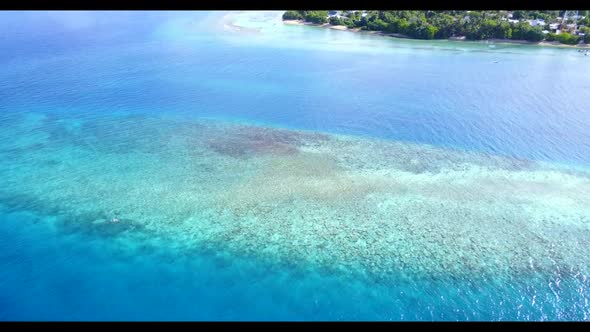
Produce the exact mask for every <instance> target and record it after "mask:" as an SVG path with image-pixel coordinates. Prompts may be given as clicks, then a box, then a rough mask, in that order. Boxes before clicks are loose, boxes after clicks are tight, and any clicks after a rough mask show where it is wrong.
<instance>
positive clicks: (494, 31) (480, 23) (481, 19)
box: [283, 10, 590, 45]
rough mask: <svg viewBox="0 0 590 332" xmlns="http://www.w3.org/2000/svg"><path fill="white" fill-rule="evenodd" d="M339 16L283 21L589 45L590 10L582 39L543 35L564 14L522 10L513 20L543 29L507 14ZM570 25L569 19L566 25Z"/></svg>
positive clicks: (297, 14)
mask: <svg viewBox="0 0 590 332" xmlns="http://www.w3.org/2000/svg"><path fill="white" fill-rule="evenodd" d="M340 12H342V13H345V14H344V15H343V16H341V17H336V16H332V17H330V18H329V19H328V11H321V10H297V11H294V10H290V11H287V12H285V14H283V19H284V20H304V21H307V22H311V23H316V24H323V23H330V24H332V25H344V26H346V27H348V28H359V29H362V30H370V31H382V32H384V33H394V34H402V35H405V36H408V37H410V38H415V39H447V38H449V37H465V39H468V40H486V39H512V40H526V41H531V42H540V41H542V40H547V41H559V42H561V43H564V44H572V45H574V44H577V43H579V42H580V41H582V40H583V41H584V42H585V43H588V44H590V17H589V14H590V13H589V11H579V13H580V15H581V16H584V19H581V20H578V22H577V24H578V25H580V26H581V27H580V32H584V33H585V35H584V36H583V37H581V36H578V35H574V34H571V33H569V32H564V31H562V32H561V33H559V34H555V33H548V34H545V33H543V30H548V29H549V24H550V23H553V22H556V23H561V20H558V19H557V17H560V16H563V14H564V12H563V11H525V10H516V11H513V12H512V18H511V19H514V20H527V19H542V20H544V21H545V22H546V24H545V25H543V26H531V25H530V24H529V23H528V22H527V21H519V22H518V23H513V22H509V21H508V19H507V17H508V15H507V14H508V12H507V11H429V10H424V11H411V10H401V11H366V12H365V13H366V15H362V13H361V12H360V11H340ZM565 23H566V24H568V23H573V20H572V19H568V20H567V21H566V22H565Z"/></svg>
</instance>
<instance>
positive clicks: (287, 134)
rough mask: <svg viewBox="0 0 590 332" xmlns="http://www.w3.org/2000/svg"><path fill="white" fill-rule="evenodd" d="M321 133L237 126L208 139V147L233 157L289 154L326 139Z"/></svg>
mask: <svg viewBox="0 0 590 332" xmlns="http://www.w3.org/2000/svg"><path fill="white" fill-rule="evenodd" d="M326 139H327V137H326V136H324V135H321V134H306V133H299V132H295V131H289V130H277V129H270V128H263V127H239V128H237V129H235V130H232V132H231V133H225V134H222V135H218V136H216V137H214V138H211V139H209V141H208V147H209V148H210V149H211V150H213V151H215V152H217V153H220V154H223V155H227V156H231V157H234V158H248V157H252V156H255V155H264V154H273V155H290V154H295V153H298V152H299V147H301V146H303V145H305V144H308V143H311V142H314V141H319V140H326Z"/></svg>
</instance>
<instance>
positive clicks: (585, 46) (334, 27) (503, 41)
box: [283, 20, 590, 49]
mask: <svg viewBox="0 0 590 332" xmlns="http://www.w3.org/2000/svg"><path fill="white" fill-rule="evenodd" d="M283 24H287V25H306V26H314V27H319V28H327V29H332V30H340V31H350V32H361V33H368V34H374V35H379V36H384V37H391V38H400V39H412V40H423V39H414V38H411V37H409V36H406V35H403V34H400V33H385V32H381V31H367V30H361V29H360V28H355V29H349V28H348V27H346V26H344V25H331V24H330V23H324V24H316V23H310V22H305V21H302V20H283ZM433 40H451V41H463V42H475V43H477V42H479V43H482V42H483V43H489V42H493V43H499V44H521V45H537V46H548V47H562V48H574V49H590V44H577V45H567V44H561V43H559V42H557V41H552V42H549V41H541V42H530V41H526V40H513V39H494V38H492V39H486V40H467V39H465V37H450V38H448V39H433Z"/></svg>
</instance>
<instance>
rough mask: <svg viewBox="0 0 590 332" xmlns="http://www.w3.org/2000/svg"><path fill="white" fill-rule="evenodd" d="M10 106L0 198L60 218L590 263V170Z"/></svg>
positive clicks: (252, 240) (494, 271) (421, 261)
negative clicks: (46, 113)
mask: <svg viewBox="0 0 590 332" xmlns="http://www.w3.org/2000/svg"><path fill="white" fill-rule="evenodd" d="M7 121H8V122H12V123H10V124H6V123H5V124H3V126H7V128H9V129H10V128H13V129H11V130H12V132H11V134H12V135H17V136H19V140H15V141H14V142H15V143H14V144H12V145H11V142H10V140H9V139H8V137H3V140H2V141H1V142H0V144H1V148H2V150H1V151H2V155H3V158H2V160H1V161H0V182H1V183H0V184H1V188H2V191H1V192H0V203H2V204H3V205H4V206H6V207H7V208H8V209H13V210H14V209H31V210H36V211H41V212H42V213H45V214H49V215H55V216H57V217H58V218H57V220H59V221H58V222H56V225H57V227H58V228H59V229H62V231H64V232H68V233H72V232H77V233H81V234H86V235H88V236H97V237H105V238H119V237H129V236H131V237H133V236H134V235H137V236H136V237H134V238H135V240H134V241H139V242H138V243H137V245H129V248H144V247H145V248H154V246H156V244H153V243H152V242H150V240H149V239H150V238H153V237H161V238H166V239H167V241H166V242H165V243H167V245H170V246H178V247H182V248H185V249H186V250H187V252H191V250H210V251H215V248H216V247H217V248H223V249H224V250H227V251H229V252H232V253H234V254H236V255H246V256H255V257H259V258H260V259H264V260H267V261H269V262H274V263H276V264H299V265H301V266H308V265H309V264H311V265H313V266H321V267H323V268H325V269H328V270H331V271H339V273H359V274H362V275H370V276H373V277H386V276H389V275H408V276H414V277H416V276H429V277H436V276H439V277H458V276H467V277H469V278H480V277H484V276H486V275H494V276H497V275H505V276H506V277H510V276H515V275H532V274H535V273H541V272H547V273H555V274H556V275H559V276H561V277H562V278H565V277H566V276H576V277H577V278H579V277H581V276H588V275H590V271H588V269H589V267H588V264H587V257H588V256H589V255H590V246H588V240H587V239H589V238H590V176H589V175H588V174H589V172H588V171H586V170H581V169H577V170H575V171H572V170H571V169H568V168H564V167H563V166H557V165H552V164H549V163H540V162H535V161H529V160H521V159H518V158H511V157H502V156H491V155H485V154H481V153H473V152H465V151H458V150H453V149H448V148H437V147H433V146H428V145H420V144H410V143H402V142H392V141H386V140H376V139H367V138H358V137H349V136H341V135H327V134H319V133H313V132H305V131H294V130H286V129H273V128H265V127H257V126H246V125H235V124H227V123H223V122H216V121H205V120H202V121H201V120H199V121H193V122H191V121H177V120H171V119H165V118H157V117H129V116H120V117H113V118H100V117H98V118H93V117H87V118H84V119H82V120H79V124H76V123H77V121H78V120H76V119H66V118H64V119H61V118H59V117H58V116H54V117H53V118H51V119H46V118H44V117H34V116H33V117H13V118H10V119H8V120H7ZM27 132H32V133H34V134H35V135H37V136H34V135H33V136H31V137H32V138H31V137H27ZM39 133H41V135H39ZM21 136H22V137H21ZM88 142H90V143H91V144H90V145H87V144H88ZM17 143H18V144H22V146H24V147H26V146H29V147H34V146H35V144H43V148H31V149H29V150H27V153H20V152H16V150H13V149H11V147H15V145H16V144H17ZM88 146H92V147H93V148H89V147H88ZM21 152H22V151H21ZM113 219H117V221H118V222H112V221H113ZM140 235H142V236H140ZM129 250H131V249H129ZM130 256H132V255H131V254H130Z"/></svg>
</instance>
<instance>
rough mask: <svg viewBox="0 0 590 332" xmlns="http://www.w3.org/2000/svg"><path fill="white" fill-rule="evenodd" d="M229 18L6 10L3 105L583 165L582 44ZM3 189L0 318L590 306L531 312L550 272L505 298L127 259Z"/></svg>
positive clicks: (187, 258)
mask: <svg viewBox="0 0 590 332" xmlns="http://www.w3.org/2000/svg"><path fill="white" fill-rule="evenodd" d="M222 16H223V13H204V12H201V13H191V12H168V13H165V12H160V13H158V12H150V13H141V12H133V13H131V12H128V13H118V12H109V13H106V12H94V13H81V12H68V13H61V12H52V13H45V12H26V13H24V12H23V13H20V12H3V13H0V112H2V113H3V114H26V113H28V112H40V113H46V114H55V115H56V116H63V115H66V116H69V117H72V116H80V117H83V116H92V117H108V116H109V114H110V113H114V112H129V113H133V114H138V115H149V114H152V115H154V114H155V115H158V116H163V117H170V118H175V119H194V118H213V119H220V120H226V121H232V122H238V123H252V124H263V125H269V126H275V127H284V128H292V129H305V130H314V131H323V132H331V133H341V134H352V135H359V136H368V137H379V138H386V139H392V140H400V141H406V142H415V143H427V144H432V145H434V146H445V147H453V148H456V149H459V150H467V151H480V152H484V153H489V154H497V155H507V156H512V157H517V158H523V159H532V160H541V161H551V162H556V163H562V164H569V165H578V166H587V165H588V163H589V162H590V132H589V131H588V128H590V109H589V107H588V105H589V104H588V102H589V98H588V97H589V96H590V95H589V91H590V77H589V76H588V73H590V59H589V58H588V57H584V56H583V55H582V54H580V53H578V52H577V51H576V50H572V49H556V48H541V47H536V46H520V45H508V46H507V45H501V44H498V45H496V47H494V48H490V47H488V45H487V44H482V43H461V42H448V41H434V42H426V41H400V40H394V39H388V38H382V37H378V36H367V35H361V34H354V33H348V32H340V31H330V30H325V29H317V28H310V27H300V26H279V27H276V28H275V30H273V31H270V32H269V31H264V32H263V34H262V35H261V34H248V33H239V32H230V31H225V30H223V29H222V25H221V24H219V21H220V20H221V17H222ZM494 61H497V63H494ZM0 128H2V127H0ZM4 162H7V161H6V160H5V161H4ZM29 171H31V170H29ZM32 172H34V170H33V171H32ZM6 175H7V174H4V176H6ZM0 176H2V174H0ZM32 176H34V174H32ZM0 184H2V180H0ZM2 197H3V198H2ZM2 197H0V248H1V249H0V319H3V320H84V319H92V320H94V319H98V320H102V319H115V320H117V319H119V320H134V319H148V320H169V319H172V320H174V319H184V320H250V319H254V320H257V319H263V320H265V319H270V320H272V319H287V320H318V319H319V320H324V319H329V320H332V319H339V320H355V319H361V320H362V319H369V320H371V319H378V320H400V319H402V320H403V319H406V320H441V319H442V320H463V319H469V320H488V319H490V320H502V319H507V320H513V319H524V320H528V319H532V320H539V319H549V320H556V319H557V320H559V319H568V320H571V319H575V320H582V319H584V320H585V319H588V316H587V315H588V313H589V312H590V311H589V310H588V304H587V295H586V297H584V298H585V299H586V300H585V301H586V302H585V303H584V302H583V301H582V300H581V299H582V297H576V296H577V295H576V294H579V293H577V292H578V291H579V290H578V286H576V287H574V286H572V287H571V289H568V288H567V287H564V289H565V290H564V291H563V292H564V293H563V294H562V297H564V298H572V299H574V300H572V303H570V304H569V305H565V306H563V307H559V306H558V305H557V306H555V302H551V301H549V300H547V302H546V303H547V304H546V308H545V309H543V308H541V309H538V307H535V306H534V301H533V304H531V303H528V302H527V303H524V302H525V301H523V300H522V299H523V298H524V297H527V296H528V295H530V294H532V293H535V294H536V293H537V292H539V294H541V295H539V298H541V299H543V298H544V297H546V298H547V299H549V298H550V297H551V296H552V295H551V293H548V292H547V293H544V291H547V290H546V283H545V281H543V280H541V279H539V280H538V288H536V287H537V284H535V282H536V281H535V280H536V279H533V280H532V281H531V280H528V281H527V282H523V283H522V284H519V283H518V282H515V283H514V284H512V285H510V288H509V289H506V288H505V285H504V286H502V285H495V284H493V282H492V281H490V282H489V283H487V284H486V283H485V282H483V281H481V283H480V284H478V283H477V282H470V281H468V280H467V281H466V280H439V279H432V280H416V281H414V282H415V284H414V283H413V282H405V283H402V282H400V284H398V285H392V284H375V285H373V287H369V288H368V287H367V286H366V285H365V284H362V283H361V282H360V281H357V280H355V279H346V278H347V277H341V276H331V275H329V274H326V275H324V274H322V273H321V272H309V273H307V272H300V271H298V269H299V268H298V267H293V266H285V267H282V268H280V269H278V268H276V266H274V267H273V266H270V267H269V266H265V265H264V264H262V263H257V262H256V261H254V260H252V259H250V258H248V257H239V258H235V257H234V258H232V259H227V258H220V257H219V255H220V252H216V253H215V252H213V253H212V252H211V251H210V250H209V251H207V250H203V251H202V252H191V253H183V252H182V251H180V250H177V249H174V248H168V247H166V245H165V243H166V242H165V241H162V242H159V243H160V245H155V247H154V248H151V249H149V250H148V249H146V250H145V251H141V252H140V253H141V255H140V254H137V255H134V256H132V257H129V256H125V255H124V253H122V251H121V250H119V249H118V246H119V245H120V242H118V241H114V240H112V238H110V237H100V236H95V237H93V236H90V235H88V234H78V233H75V232H73V233H64V232H63V231H61V230H59V229H57V228H56V227H55V226H54V225H53V223H52V222H51V220H52V218H53V217H52V216H50V215H39V214H38V212H36V211H35V209H32V208H31V209H27V207H26V206H21V207H20V208H18V207H15V205H14V204H12V205H10V204H7V203H6V202H4V201H3V200H4V199H6V197H4V196H2ZM121 241H123V240H121ZM220 251H221V249H220ZM351 278H352V277H351ZM343 285H346V287H343ZM425 285H426V286H425ZM502 292H503V293H502ZM568 292H569V293H568ZM463 293H465V294H471V297H470V296H467V295H462V294H463ZM498 293H502V294H503V296H497V294H498ZM473 294H475V296H476V297H477V298H478V301H477V302H475V301H473V299H474V297H473ZM527 294H528V295H527ZM568 294H569V295H568ZM504 295H505V296H504ZM510 295H514V296H510ZM568 296H569V297H568ZM527 298H528V297H527ZM576 298H578V299H580V301H581V302H576V300H575V299H576ZM435 299H436V301H437V302H433V301H434V300H435ZM449 299H450V300H449ZM537 301H539V300H537ZM539 302H542V301H539ZM519 305H521V307H519V309H518V310H517V309H515V308H516V307H518V306H519ZM522 305H524V307H523V306H522ZM465 308H467V309H465ZM527 308H529V309H530V310H528V311H527Z"/></svg>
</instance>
